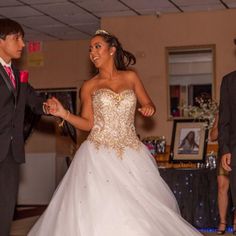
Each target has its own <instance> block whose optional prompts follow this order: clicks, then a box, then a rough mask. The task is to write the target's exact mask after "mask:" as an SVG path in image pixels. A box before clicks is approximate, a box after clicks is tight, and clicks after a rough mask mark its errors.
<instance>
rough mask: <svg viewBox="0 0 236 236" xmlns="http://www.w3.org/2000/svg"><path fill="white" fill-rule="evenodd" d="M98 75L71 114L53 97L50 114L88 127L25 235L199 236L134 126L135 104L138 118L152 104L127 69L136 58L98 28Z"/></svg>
mask: <svg viewBox="0 0 236 236" xmlns="http://www.w3.org/2000/svg"><path fill="white" fill-rule="evenodd" d="M90 59H91V61H92V62H93V63H94V65H95V67H96V68H97V70H98V73H97V74H96V75H95V76H94V77H93V78H92V79H91V80H88V81H86V82H85V83H84V85H83V86H82V89H81V102H82V111H81V115H80V116H75V115H73V114H70V113H69V112H68V111H66V110H65V109H64V108H63V107H62V105H61V104H60V103H59V102H58V100H56V99H55V98H53V100H52V101H51V103H50V104H48V106H49V108H48V109H49V111H50V113H51V114H52V115H55V116H59V117H61V118H63V119H65V120H67V121H68V122H70V123H71V124H72V125H74V126H75V127H76V128H78V129H81V130H91V132H90V134H89V136H88V138H87V140H86V141H85V142H84V143H83V144H82V145H81V147H80V148H79V149H78V151H77V152H76V154H75V157H74V159H73V161H72V163H71V165H70V168H69V169H68V171H67V173H66V175H65V176H64V178H63V180H62V181H61V183H60V185H59V187H58V188H57V190H56V191H55V193H54V196H53V198H52V200H51V202H50V204H49V206H48V208H47V209H46V211H45V212H44V214H43V215H42V216H41V217H40V218H39V220H38V221H37V222H36V224H35V225H34V226H33V227H32V229H31V230H30V232H29V234H28V235H29V236H197V235H201V234H200V233H199V232H198V231H197V230H196V229H194V228H193V227H192V226H191V225H190V224H188V223H187V222H186V221H185V220H184V219H183V218H182V217H181V216H180V213H179V209H178V205H177V202H176V200H175V197H174V195H173V194H172V192H171V190H170V189H169V187H168V186H167V184H166V183H165V182H164V181H163V179H162V178H161V177H160V174H159V172H158V169H157V166H156V164H155V162H154V160H153V158H152V157H151V155H150V153H149V151H148V150H147V148H146V147H145V146H144V145H143V144H142V143H141V142H140V140H139V139H138V137H137V135H136V133H135V127H134V114H135V110H136V100H138V102H139V104H140V106H141V107H140V108H139V109H138V111H139V112H140V113H141V114H142V115H143V116H152V115H153V114H154V112H155V107H154V105H153V103H152V101H151V100H150V98H149V96H148V95H147V93H146V91H145V89H144V87H143V85H142V83H141V81H140V79H139V77H138V75H137V74H136V73H135V72H133V71H130V70H128V69H127V67H128V66H129V65H130V64H134V63H135V57H134V56H133V55H132V54H131V53H129V52H127V51H124V50H123V49H122V46H121V44H120V43H119V41H118V39H117V38H116V37H115V36H113V35H111V34H109V33H108V32H106V31H104V30H99V31H97V32H96V34H95V35H94V36H93V37H92V39H91V43H90Z"/></svg>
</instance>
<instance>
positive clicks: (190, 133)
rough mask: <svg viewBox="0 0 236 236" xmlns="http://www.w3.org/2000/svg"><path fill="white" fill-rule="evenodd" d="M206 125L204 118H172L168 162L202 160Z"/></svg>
mask: <svg viewBox="0 0 236 236" xmlns="http://www.w3.org/2000/svg"><path fill="white" fill-rule="evenodd" d="M207 125H208V122H207V121H206V120H193V119H188V120H182V119H181V120H174V125H173V131H172V140H171V147H170V162H204V161H205V154H206V147H207V136H208V129H207Z"/></svg>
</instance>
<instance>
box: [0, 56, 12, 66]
mask: <svg viewBox="0 0 236 236" xmlns="http://www.w3.org/2000/svg"><path fill="white" fill-rule="evenodd" d="M0 63H1V64H2V66H10V67H11V62H10V63H6V62H5V61H4V60H3V59H2V58H1V57H0Z"/></svg>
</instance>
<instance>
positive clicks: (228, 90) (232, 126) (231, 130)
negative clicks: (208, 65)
mask: <svg viewBox="0 0 236 236" xmlns="http://www.w3.org/2000/svg"><path fill="white" fill-rule="evenodd" d="M235 93H236V71H233V72H231V73H229V74H227V75H225V76H224V78H223V80H222V83H221V88H220V108H219V123H218V130H219V139H218V142H219V151H220V155H221V163H222V167H223V168H224V169H225V170H227V171H229V179H230V190H231V195H232V200H233V207H234V211H235V207H236V95H235ZM234 215H236V213H235V214H234ZM233 235H236V217H234V222H233Z"/></svg>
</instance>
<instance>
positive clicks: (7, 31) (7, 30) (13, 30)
mask: <svg viewBox="0 0 236 236" xmlns="http://www.w3.org/2000/svg"><path fill="white" fill-rule="evenodd" d="M11 34H21V35H22V36H23V37H24V34H25V33H24V30H23V28H22V27H21V25H20V24H19V23H18V22H16V21H14V20H11V19H8V18H0V39H6V36H7V35H11Z"/></svg>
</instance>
